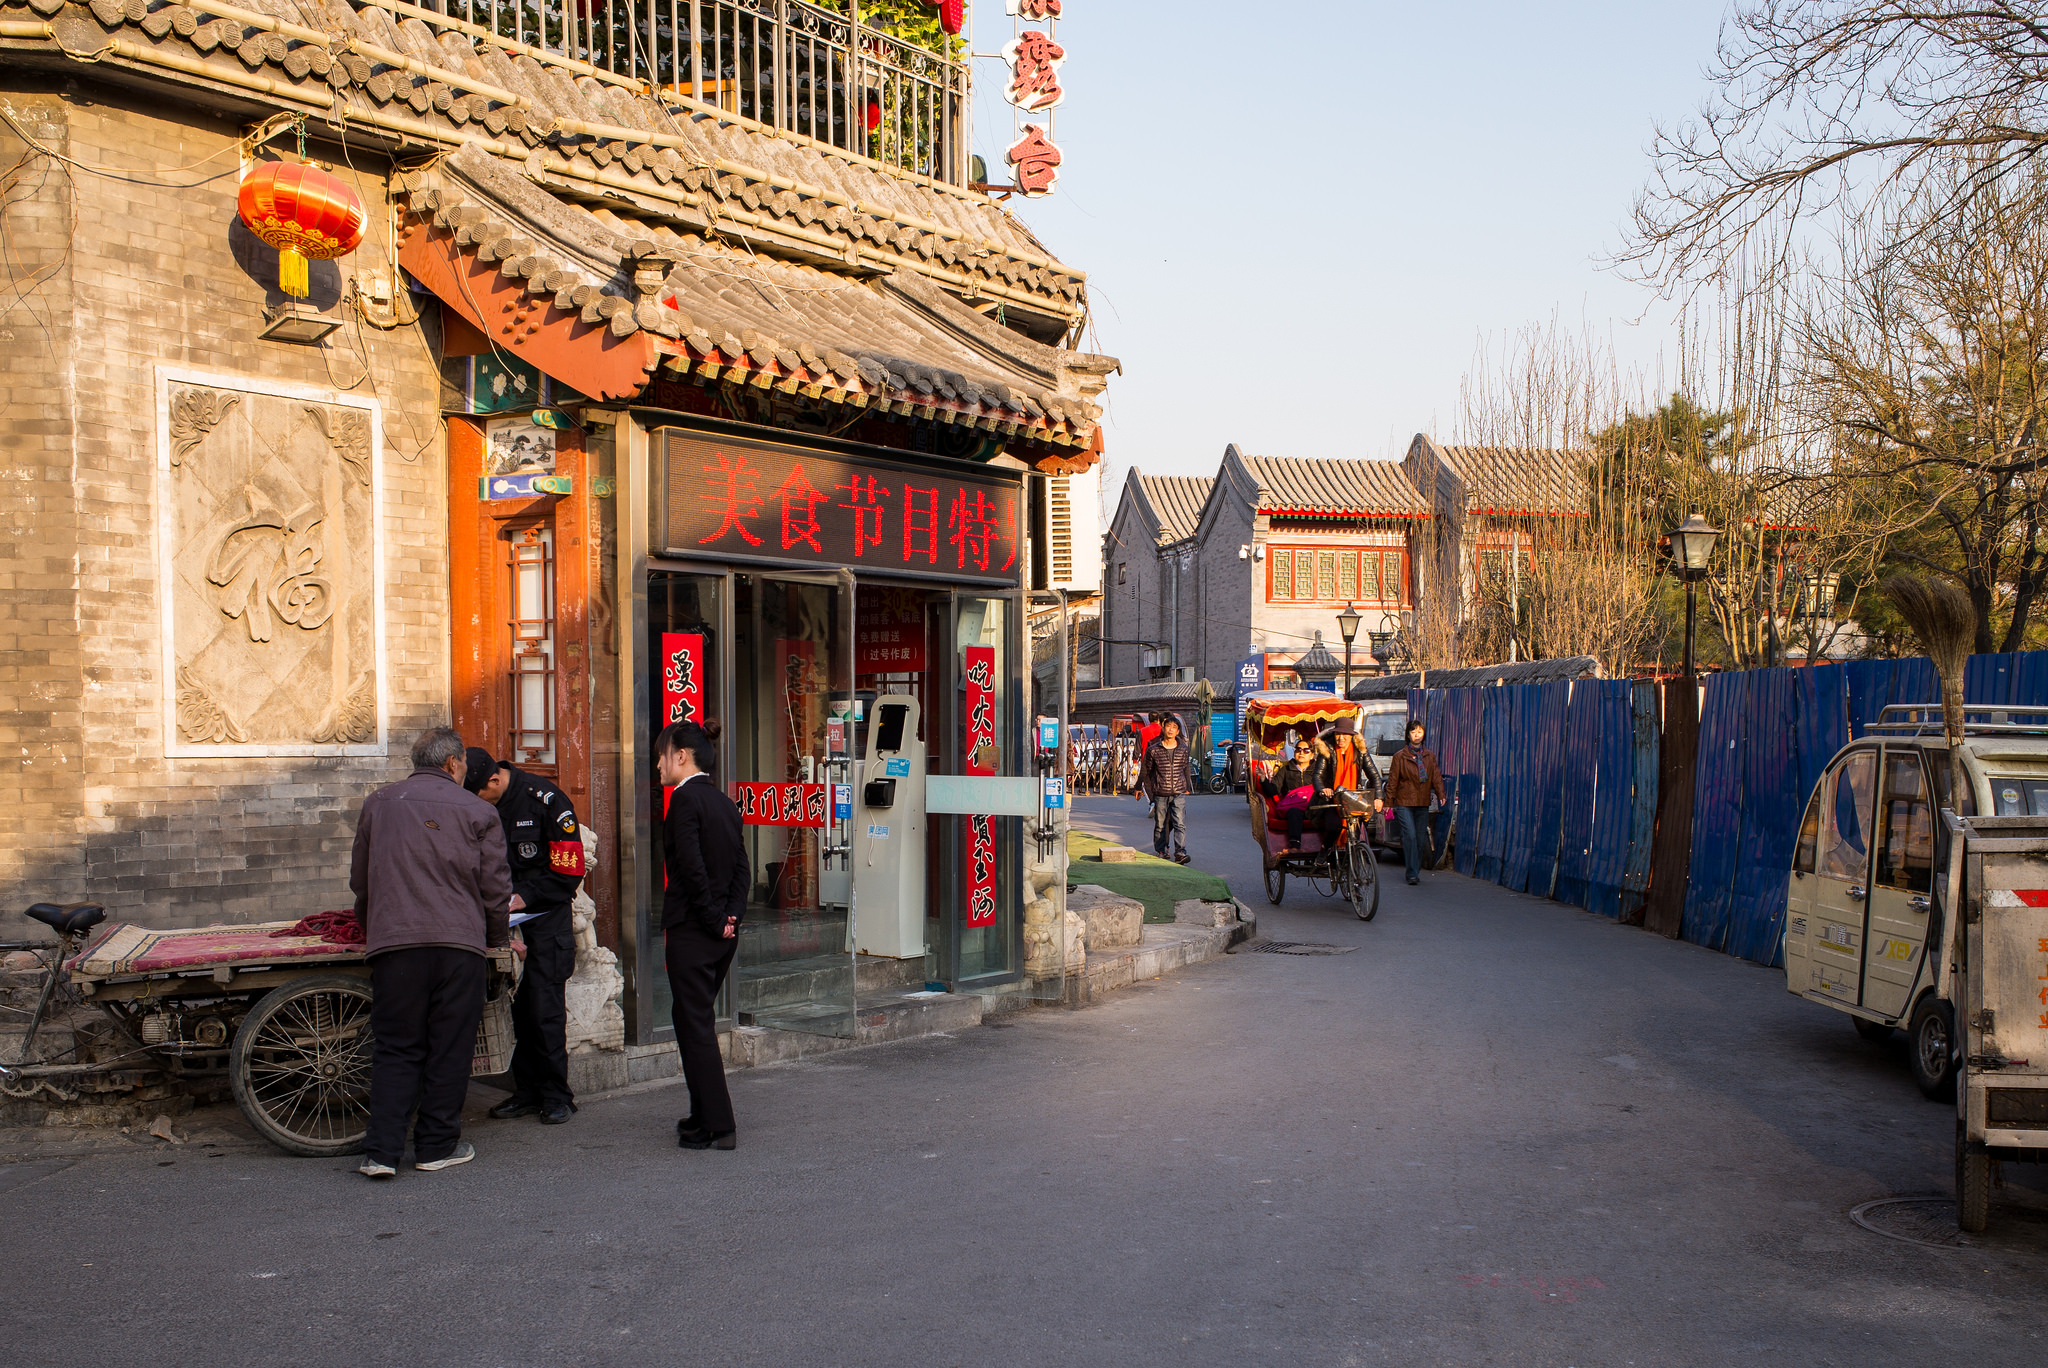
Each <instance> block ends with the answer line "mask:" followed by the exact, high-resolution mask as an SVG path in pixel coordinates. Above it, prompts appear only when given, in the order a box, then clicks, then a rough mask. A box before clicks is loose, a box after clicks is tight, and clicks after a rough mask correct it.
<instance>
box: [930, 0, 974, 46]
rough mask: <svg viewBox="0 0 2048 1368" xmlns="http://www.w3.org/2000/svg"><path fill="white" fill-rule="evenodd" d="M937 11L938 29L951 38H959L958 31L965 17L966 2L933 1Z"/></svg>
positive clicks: (956, 0) (953, 0)
mask: <svg viewBox="0 0 2048 1368" xmlns="http://www.w3.org/2000/svg"><path fill="white" fill-rule="evenodd" d="M933 3H934V4H936V5H937V7H938V11H939V27H940V28H942V29H944V30H945V31H946V32H947V34H948V35H949V36H951V37H954V38H957V37H959V36H960V29H961V26H962V24H963V22H964V21H965V20H966V17H967V0H933Z"/></svg>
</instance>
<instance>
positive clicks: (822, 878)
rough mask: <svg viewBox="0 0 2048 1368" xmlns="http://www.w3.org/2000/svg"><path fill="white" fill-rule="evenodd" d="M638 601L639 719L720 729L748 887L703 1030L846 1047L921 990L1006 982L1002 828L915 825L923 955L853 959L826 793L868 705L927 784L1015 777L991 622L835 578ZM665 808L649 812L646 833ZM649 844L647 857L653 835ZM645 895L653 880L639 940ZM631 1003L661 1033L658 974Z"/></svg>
mask: <svg viewBox="0 0 2048 1368" xmlns="http://www.w3.org/2000/svg"><path fill="white" fill-rule="evenodd" d="M856 598H857V599H858V603H857V604H856V601H855V600H856ZM647 602H648V629H649V643H648V645H649V658H650V659H651V660H652V661H653V662H654V665H655V669H654V677H653V678H652V679H651V680H650V681H649V683H650V689H649V694H650V698H651V699H653V700H656V701H658V704H659V707H658V710H657V711H655V713H654V717H653V719H651V720H652V721H654V723H655V725H656V726H657V727H658V726H660V725H662V724H665V723H667V722H670V721H677V720H683V719H688V718H696V719H700V720H701V719H714V718H715V719H717V720H718V721H719V722H720V723H721V725H722V729H723V734H722V736H721V739H720V743H719V746H720V760H719V769H718V773H717V775H716V776H715V778H716V780H717V782H718V783H719V785H720V787H722V788H723V789H725V791H726V792H728V793H730V794H732V795H733V797H734V799H735V801H736V802H738V803H739V804H740V808H741V813H742V817H743V820H744V822H745V839H746V844H747V851H748V857H749V860H750V863H751V866H752V874H753V878H752V884H751V888H750V890H749V895H748V900H747V915H746V919H745V921H744V922H743V923H742V925H741V929H740V945H739V950H738V954H737V956H736V957H735V960H734V965H733V972H732V975H731V978H730V980H729V981H728V983H727V986H726V993H725V998H724V1001H723V1002H722V1003H721V1004H720V1010H719V1015H720V1017H721V1018H724V1019H727V1020H731V1021H733V1022H734V1023H735V1024H738V1025H754V1026H763V1027H769V1028H773V1029H778V1030H789V1031H803V1032H808V1033H812V1034H822V1035H832V1036H840V1037H850V1036H852V1035H853V1034H854V1028H855V1023H856V1020H857V1012H856V1009H857V1006H858V1003H859V1001H861V1000H863V999H870V1000H879V999H880V998H882V997H884V996H887V995H889V994H892V993H898V992H902V991H915V990H917V989H920V988H922V987H923V986H924V985H925V984H926V983H927V982H930V981H933V980H941V981H946V982H959V981H970V982H981V983H992V982H998V981H1000V980H1002V979H1003V978H1005V977H1009V976H1014V974H1015V972H1016V968H1017V941H1018V937H1019V928H1018V926H1017V924H1016V902H1017V895H1016V884H1017V880H1018V862H1019V851H1020V846H1019V841H1020V839H1021V837H1022V832H1021V830H1020V829H1019V828H1020V827H1021V823H1019V822H1018V821H1017V820H1016V819H1014V818H1001V817H999V818H995V819H993V821H991V820H990V819H987V818H983V819H980V820H981V822H982V823H983V827H982V830H981V831H980V832H979V833H977V831H976V829H975V826H974V823H973V821H972V820H971V819H969V818H966V817H958V816H934V817H932V818H931V819H930V821H929V823H928V825H927V830H926V838H925V840H926V848H925V851H924V861H925V868H926V879H925V903H924V907H923V909H922V911H923V913H924V924H925V944H924V953H923V954H922V955H911V956H909V957H905V958H882V957H878V956H869V955H857V954H856V953H855V946H856V940H857V937H856V934H855V932H856V929H857V927H856V922H855V918H856V917H857V916H858V915H860V914H859V910H858V904H857V902H856V898H855V892H854V887H853V872H852V860H851V858H850V847H851V844H852V840H851V835H852V833H851V825H850V821H848V820H847V819H846V818H843V817H841V815H840V813H841V811H842V809H841V807H840V806H839V804H838V803H837V802H835V798H836V797H838V796H839V795H835V793H834V791H833V790H834V786H835V785H853V784H858V783H860V782H861V780H862V775H861V774H860V770H859V765H858V757H860V756H862V755H864V754H865V752H866V747H867V740H868V737H867V728H868V724H869V723H870V721H872V719H873V716H874V702H875V700H876V698H877V697H880V696H885V695H886V696H909V697H911V698H914V699H916V700H917V701H918V703H919V704H920V707H921V711H922V723H921V726H920V732H921V735H920V736H919V737H917V738H916V741H917V743H918V744H919V745H921V746H922V748H923V749H924V751H925V754H926V756H927V764H928V770H929V772H930V773H931V774H934V775H961V774H989V773H1013V772H1016V771H1015V770H1014V768H1013V767H1014V766H1015V765H1016V764H1017V763H1018V762H1019V759H1020V752H1019V750H1018V740H1019V730H1018V726H1019V724H1018V722H1017V720H1016V718H1015V717H1014V716H1013V715H1012V714H1013V713H1014V712H1015V710H1016V707H1017V704H1016V701H1015V699H1014V696H1013V693H1012V689H1011V683H1010V672H1011V669H1012V661H1011V658H1010V651H1011V643H1010V640H1009V637H1010V632H1011V627H1012V624H1011V622H1010V620H1009V617H1008V608H1009V605H1008V603H1007V602H1006V601H1005V600H1003V599H999V598H983V597H978V596H970V595H967V594H963V593H959V592H957V591H952V590H944V589H939V590H934V589H928V588H921V587H897V586H889V585H877V584H868V583H862V584H860V585H858V586H857V587H856V586H854V585H853V584H852V582H851V577H849V576H845V575H839V574H824V573H810V574H806V573H801V572H799V573H796V574H757V573H747V572H737V571H735V572H728V573H710V574H697V573H687V572H670V571H662V570H656V571H652V572H651V573H650V574H649V576H648V598H647ZM973 662H979V663H980V664H981V665H982V667H983V669H982V671H981V673H980V674H978V675H977V679H978V680H982V681H984V682H980V683H977V684H975V685H974V687H975V688H976V689H977V690H980V691H981V693H980V694H978V695H977V697H982V696H983V695H985V705H984V706H983V707H982V709H981V717H982V720H981V722H980V723H978V724H974V726H978V727H979V728H980V730H979V731H975V736H976V738H977V739H976V744H975V745H974V746H973V747H972V748H971V749H970V748H968V747H967V746H966V738H967V737H968V736H969V733H970V731H971V730H973V727H972V726H971V725H970V718H969V715H968V714H969V710H970V705H969V700H968V692H967V691H968V689H969V683H968V679H967V671H968V666H969V664H970V663H973ZM652 740H653V737H652V736H651V735H650V736H649V737H648V742H649V749H650V752H651V743H652ZM665 809H666V795H665V794H663V795H661V796H660V797H659V798H658V799H657V801H656V803H655V816H656V819H657V821H659V817H660V814H661V813H662V812H663V811H665ZM650 834H651V835H653V836H654V837H655V839H654V841H653V842H652V844H651V846H650V849H651V850H653V851H655V852H656V853H657V856H658V853H659V852H660V851H661V849H662V845H661V842H660V839H659V833H658V832H656V833H650ZM977 849H978V850H979V851H980V852H981V854H982V857H983V858H982V860H981V861H980V863H979V865H977V863H976V861H975V859H974V855H975V852H976V850H977ZM657 868H658V867H657ZM977 870H978V871H979V872H978V874H977ZM662 882H663V881H662V876H661V874H660V873H659V872H657V874H656V876H655V879H654V885H653V895H654V903H655V906H654V907H653V909H651V911H652V914H653V921H654V923H655V924H658V921H659V903H660V897H661V889H662ZM977 889H979V890H980V891H981V893H982V896H981V898H979V899H978V900H977V899H976V897H975V896H974V895H975V893H976V891H977ZM977 909H979V910H977ZM868 914H869V915H871V916H880V915H882V914H883V909H882V908H880V907H874V906H871V907H870V908H869V909H868ZM656 963H657V964H658V963H659V961H658V960H657V961H656ZM648 986H649V989H650V996H651V1002H650V1005H651V1006H652V1008H653V1011H654V1018H653V1019H654V1020H655V1021H656V1022H659V1023H662V1024H664V1025H665V1024H666V1023H667V1021H668V1018H669V1014H670V998H669V994H668V985H667V983H666V981H665V979H664V978H663V976H662V975H661V973H660V971H659V970H658V969H657V970H656V972H655V975H654V981H653V982H651V983H650V984H649V985H648Z"/></svg>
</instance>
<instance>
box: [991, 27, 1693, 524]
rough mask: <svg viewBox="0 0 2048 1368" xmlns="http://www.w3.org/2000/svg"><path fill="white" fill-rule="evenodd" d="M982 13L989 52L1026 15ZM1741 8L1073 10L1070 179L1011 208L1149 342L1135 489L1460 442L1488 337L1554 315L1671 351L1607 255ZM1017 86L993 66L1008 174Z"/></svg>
mask: <svg viewBox="0 0 2048 1368" xmlns="http://www.w3.org/2000/svg"><path fill="white" fill-rule="evenodd" d="M974 8H975V10H976V14H975V16H974V18H975V25H976V31H975V39H976V42H975V48H976V50H977V51H982V52H993V51H997V50H999V49H1000V47H1001V46H1002V44H1003V43H1004V42H1005V41H1007V40H1008V38H1009V35H1010V20H1009V18H1008V16H1006V15H1005V14H1004V13H1003V7H1002V5H1001V4H1000V3H999V2H998V0H980V3H979V4H977V5H975V6H974ZM1725 8H1726V6H1725V4H1724V3H1723V0H1649V2H1648V3H1644V2H1643V0H1631V2H1629V3H1623V2H1622V0H1576V2H1570V0H1536V2H1535V3H1528V0H1524V2H1523V3H1497V2H1496V0H1478V2H1475V3H1466V4H1445V3H1425V4H1415V3H1412V0H1411V3H1403V4H1392V3H1382V2H1381V0H1368V2H1366V3H1352V4H1337V3H1330V2H1329V0H1310V2H1309V3H1300V4H1291V5H1282V4H1273V5H1262V6H1256V7H1250V8H1247V7H1245V6H1243V5H1233V6H1229V7H1226V6H1224V5H1222V4H1218V3H1214V0H1187V3H1175V4H1160V3H1152V4H1140V3H1135V2H1134V0H1068V3H1067V5H1066V11H1067V17H1065V18H1063V19H1062V20H1061V21H1060V25H1059V29H1058V37H1059V41H1060V42H1061V44H1062V45H1063V46H1064V47H1065V48H1066V49H1067V52H1068V57H1067V61H1066V65H1065V67H1064V68H1063V69H1062V75H1063V77H1064V84H1065V86H1066V88H1067V92H1068V93H1067V99H1066V102H1065V103H1064V104H1063V105H1062V106H1061V107H1060V109H1059V110H1058V122H1057V125H1056V128H1055V137H1056V139H1057V141H1058V142H1059V144H1060V147H1061V150H1062V152H1063V153H1064V154H1065V158H1066V160H1065V163H1064V165H1063V166H1062V167H1061V170H1060V181H1059V187H1058V189H1057V191H1056V192H1055V193H1054V194H1053V195H1051V196H1049V197H1047V198H1045V199H1039V200H1023V199H1013V200H1011V201H1010V204H1011V206H1012V207H1013V208H1014V209H1015V210H1016V211H1017V212H1018V214H1019V215H1020V216H1021V217H1022V218H1023V219H1024V221H1025V222H1027V223H1029V224H1030V225H1031V227H1032V228H1033V230H1034V231H1036V232H1037V233H1038V234H1039V236H1040V237H1041V238H1042V239H1043V240H1044V241H1045V242H1046V244H1047V245H1048V246H1049V247H1050V248H1051V249H1052V250H1053V252H1054V253H1055V254H1056V255H1058V256H1060V257H1061V258H1062V259H1064V260H1065V261H1067V262H1069V263H1071V264H1073V265H1075V266H1078V267H1079V268H1081V269H1082V270H1085V271H1087V272H1088V276H1089V285H1090V293H1091V296H1092V301H1093V306H1094V314H1095V336H1094V337H1093V338H1092V339H1090V342H1089V344H1088V345H1090V346H1093V347H1095V348H1096V349H1098V350H1101V351H1104V352H1107V353H1109V354H1110V355H1113V356H1116V357H1118V358H1120V359H1121V360H1122V361H1123V364H1124V372H1123V374H1122V375H1121V376H1120V377H1114V378H1112V379H1111V381H1110V388H1109V420H1108V430H1107V434H1106V441H1107V444H1108V452H1109V457H1110V467H1111V469H1110V475H1111V478H1112V480H1113V481H1114V482H1115V485H1114V486H1113V487H1112V488H1111V490H1110V491H1109V495H1108V497H1109V499H1110V500H1111V501H1112V502H1113V501H1114V499H1115V497H1116V494H1115V488H1116V487H1120V485H1121V481H1122V476H1123V472H1124V471H1125V470H1127V469H1129V467H1130V466H1132V465H1133V464H1135V465H1138V466H1140V467H1142V468H1143V469H1145V470H1146V471H1147V472H1152V473H1160V474H1206V473H1212V472H1213V471H1214V470H1215V468H1216V464H1217V461H1218V459H1219V458H1220V456H1221V455H1222V452H1223V448H1224V445H1225V444H1226V443H1229V442H1236V443H1238V444H1239V445H1240V446H1241V447H1243V448H1245V449H1246V450H1248V451H1250V452H1252V453H1254V454H1257V455H1270V456H1387V455H1399V454H1400V453H1401V451H1403V450H1405V448H1406V446H1407V443H1408V440H1409V438H1410V437H1411V436H1412V435H1413V434H1414V433H1416V432H1418V431H1429V432H1433V433H1441V434H1445V435H1448V434H1449V433H1450V432H1451V430H1452V429H1453V428H1454V426H1455V424H1456V423H1457V419H1458V384H1459V379H1460V377H1461V376H1462V375H1463V374H1464V373H1465V372H1466V371H1467V370H1468V369H1469V368H1470V366H1471V364H1472V361H1473V357H1474V355H1475V352H1476V351H1477V349H1478V347H1479V346H1480V345H1481V343H1482V341H1483V340H1484V339H1487V338H1494V339H1498V338H1500V337H1501V336H1502V335H1504V334H1507V333H1512V332H1513V331H1515V330H1516V329H1519V328H1521V327H1522V326H1524V325H1526V324H1530V323H1543V322H1546V321H1547V320H1549V319H1550V318H1551V317H1552V316H1553V315H1554V314H1555V315H1557V316H1559V317H1560V318H1561V319H1562V320H1563V321H1565V322H1566V323H1568V324H1569V325H1571V326H1572V327H1573V328H1574V329H1576V328H1578V327H1580V326H1581V325H1591V326H1592V327H1594V328H1596V329H1597V330H1599V331H1600V332H1601V333H1603V334H1608V335H1611V337H1612V339H1613V343H1614V347H1615V350H1616V352H1617V353H1618V354H1619V355H1620V357H1621V358H1622V360H1623V362H1624V364H1635V365H1645V366H1647V365H1651V364H1654V362H1655V360H1656V358H1657V357H1658V356H1659V355H1665V356H1668V355H1670V354H1671V353H1672V351H1673V350H1674V348H1673V340H1672V336H1671V331H1670V323H1669V320H1670V317H1671V311H1670V310H1669V309H1668V308H1666V307H1660V306H1655V305H1654V302H1653V300H1652V299H1651V297H1650V295H1649V292H1648V291H1646V290H1645V289H1644V288H1643V287H1641V286H1639V285H1636V284H1634V283H1632V282H1630V281H1628V280H1625V279H1623V278H1621V277H1619V276H1618V275H1616V274H1615V273H1613V272H1611V271H1608V270H1606V269H1603V267H1602V266H1601V264H1600V262H1601V258H1602V257H1603V256H1604V255H1605V254H1606V253H1608V252H1609V251H1611V250H1612V249H1613V248H1614V247H1615V246H1616V244H1617V243H1618V242H1619V241H1620V237H1621V232H1622V227H1623V225H1624V223H1625V221H1626V219H1627V216H1628V212H1629V206H1630V203H1631V201H1632V198H1633V196H1634V195H1635V193H1636V191H1637V190H1638V188H1639V187H1641V186H1642V184H1643V183H1644V181H1645V178H1646V175H1647V172H1648V169H1649V162H1648V157H1647V153H1646V149H1647V147H1648V145H1649V142H1650V137H1651V129H1652V125H1653V123H1654V122H1656V121H1658V120H1664V121H1670V120H1673V119H1677V118H1681V117H1683V116H1685V115H1688V114H1690V113H1691V112H1692V111H1693V110H1694V109H1695V108H1696V107H1697V106H1698V105H1699V103H1700V101H1701V99H1702V98H1703V96H1704V95H1705V94H1706V93H1707V85H1706V82H1705V80H1704V78H1703V75H1702V72H1703V70H1704V69H1705V67H1706V65H1707V64H1708V63H1709V62H1710V61H1711V59H1712V57H1713V53H1714V44H1715V39H1716V35H1717V33H1718V30H1719V25H1720V21H1721V17H1722V15H1723V12H1724V10H1725ZM1002 76H1003V67H1002V65H1001V64H1000V63H998V62H977V63H976V69H975V81H976V100H975V103H976V106H977V109H976V116H975V150H976V151H978V152H980V153H982V155H984V156H985V157H987V158H988V160H989V170H990V175H991V178H994V179H1001V178H1002V176H1003V173H1004V172H1005V171H1007V170H1008V168H1007V167H1005V166H1004V165H1002V160H1001V159H1002V150H1003V148H1004V147H1006V146H1007V145H1008V144H1009V142H1010V141H1011V134H1010V119H1011V115H1012V111H1011V109H1010V106H1009V105H1008V104H1007V103H1005V102H1004V101H1003V99H1002V96H1001V80H1002ZM1646 310H1648V313H1647V315H1646V314H1645V311H1646ZM1639 318H1641V319H1643V322H1642V323H1641V324H1640V325H1638V323H1637V320H1638V319H1639Z"/></svg>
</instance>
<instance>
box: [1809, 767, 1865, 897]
mask: <svg viewBox="0 0 2048 1368" xmlns="http://www.w3.org/2000/svg"><path fill="white" fill-rule="evenodd" d="M1876 788H1877V752H1876V751H1868V750H1863V751H1857V752H1855V753H1854V754H1852V755H1851V756H1850V757H1849V758H1848V759H1847V760H1845V761H1843V762H1842V767H1841V768H1840V769H1838V770H1836V771H1835V777H1834V782H1833V783H1832V784H1831V785H1830V786H1829V789H1828V793H1829V802H1828V808H1827V818H1826V823H1825V827H1826V829H1825V830H1824V831H1823V832H1822V833H1821V851H1820V872H1821V873H1822V874H1824V875H1826V876H1827V877H1828V878H1831V879H1847V880H1848V881H1849V882H1851V883H1861V882H1862V881H1863V878H1864V876H1865V874H1866V873H1867V872H1868V871H1869V869H1870V838H1869V833H1868V827H1869V823H1870V809H1871V799H1872V798H1873V797H1874V796H1875V792H1874V791H1875V789H1876Z"/></svg>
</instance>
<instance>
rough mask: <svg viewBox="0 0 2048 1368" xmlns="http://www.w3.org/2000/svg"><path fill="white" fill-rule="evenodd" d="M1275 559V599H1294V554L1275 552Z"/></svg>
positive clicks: (1273, 554) (1290, 552)
mask: <svg viewBox="0 0 2048 1368" xmlns="http://www.w3.org/2000/svg"><path fill="white" fill-rule="evenodd" d="M1272 557H1273V597H1274V598H1276V599H1291V598H1293V597H1294V553H1293V552H1292V551H1275V552H1273V553H1272Z"/></svg>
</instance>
